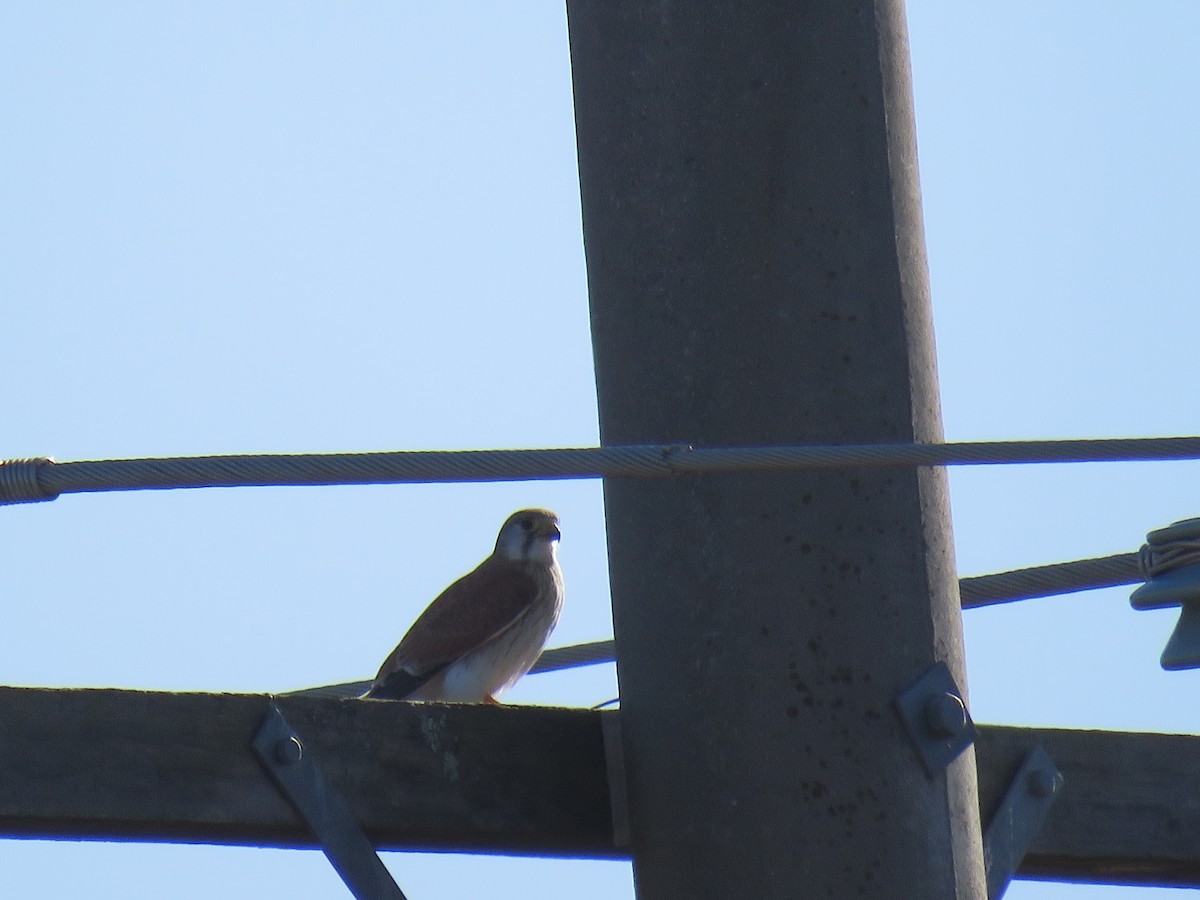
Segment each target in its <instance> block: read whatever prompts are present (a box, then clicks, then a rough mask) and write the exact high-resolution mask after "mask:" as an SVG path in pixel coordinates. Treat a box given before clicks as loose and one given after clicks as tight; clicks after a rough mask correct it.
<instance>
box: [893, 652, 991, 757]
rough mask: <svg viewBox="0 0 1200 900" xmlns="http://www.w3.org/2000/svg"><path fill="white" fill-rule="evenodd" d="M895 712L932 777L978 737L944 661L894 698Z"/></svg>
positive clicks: (928, 670) (935, 665)
mask: <svg viewBox="0 0 1200 900" xmlns="http://www.w3.org/2000/svg"><path fill="white" fill-rule="evenodd" d="M896 709H897V710H898V711H899V713H900V719H901V721H903V722H904V727H905V729H906V730H907V731H908V736H909V738H911V739H912V742H913V746H915V747H916V748H917V755H918V756H920V758H921V763H922V765H924V766H925V771H926V772H928V773H929V774H930V775H931V776H932V775H936V774H937V773H938V772H939V771H941V770H942V769H944V768H946V766H948V765H950V763H952V762H953V761H954V759H955V758H956V757H957V756H958V755H959V754H960V753H962V752H963V751H964V750H966V749H967V748H968V747H970V746H971V744H973V743H974V742H975V738H976V736H977V734H978V732H977V731H976V730H975V723H974V722H972V721H971V714H970V712H968V711H967V707H966V704H964V703H963V699H962V692H961V691H960V690H959V689H958V685H957V684H955V683H954V676H953V675H951V674H950V669H949V667H948V666H947V665H946V664H945V663H944V662H938V663H934V664H933V665H932V666H930V667H929V668H928V669H927V670H926V671H925V674H924V675H922V676H921V677H920V678H918V679H917V680H916V682H915V683H913V684H912V685H911V686H910V687H908V688H905V689H904V691H902V692H901V694H900V696H899V697H897V698H896Z"/></svg>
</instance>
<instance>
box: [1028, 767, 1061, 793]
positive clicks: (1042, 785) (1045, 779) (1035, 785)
mask: <svg viewBox="0 0 1200 900" xmlns="http://www.w3.org/2000/svg"><path fill="white" fill-rule="evenodd" d="M1061 785H1062V776H1061V775H1059V774H1058V773H1057V772H1052V771H1050V770H1049V769H1034V770H1033V771H1032V772H1030V773H1029V775H1028V777H1027V778H1026V779H1025V788H1026V790H1028V791H1029V793H1030V794H1032V795H1033V796H1034V797H1050V796H1052V795H1054V794H1056V793H1057V792H1058V789H1059V787H1060V786H1061Z"/></svg>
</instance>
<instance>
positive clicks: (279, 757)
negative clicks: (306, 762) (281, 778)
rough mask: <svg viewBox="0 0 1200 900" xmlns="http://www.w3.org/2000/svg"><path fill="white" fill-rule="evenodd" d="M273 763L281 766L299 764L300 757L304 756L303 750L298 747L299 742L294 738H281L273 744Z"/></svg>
mask: <svg viewBox="0 0 1200 900" xmlns="http://www.w3.org/2000/svg"><path fill="white" fill-rule="evenodd" d="M274 752H275V762H277V763H279V765H281V766H292V765H295V764H296V763H298V762H300V757H301V756H303V755H304V748H303V747H302V746H300V741H299V740H298V739H296V738H294V737H289V738H283V739H282V740H280V741H277V742H276V743H275V750H274Z"/></svg>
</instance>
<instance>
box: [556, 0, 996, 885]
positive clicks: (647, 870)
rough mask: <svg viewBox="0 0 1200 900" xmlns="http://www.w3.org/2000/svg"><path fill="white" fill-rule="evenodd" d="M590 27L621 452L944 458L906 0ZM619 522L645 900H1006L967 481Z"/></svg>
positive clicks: (874, 483) (627, 713)
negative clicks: (924, 447)
mask: <svg viewBox="0 0 1200 900" xmlns="http://www.w3.org/2000/svg"><path fill="white" fill-rule="evenodd" d="M567 9H568V17H569V23H570V37H571V58H572V67H573V73H574V85H575V107H576V124H577V132H578V138H579V161H580V180H581V185H582V196H583V222H584V237H585V241H586V250H587V265H588V283H589V289H590V294H591V316H592V331H593V341H594V346H595V352H596V372H597V387H598V392H599V402H600V430H601V435H602V438H603V441H604V443H606V444H627V443H643V442H655V443H659V442H661V443H670V442H683V443H690V444H694V445H697V446H723V445H762V444H804V443H868V442H889V441H890V442H897V441H938V440H940V439H941V437H942V432H941V422H940V414H939V407H938V396H937V384H936V373H935V368H934V348H933V339H932V330H931V323H930V307H929V291H928V280H927V274H926V264H925V253H924V243H923V236H922V224H921V209H920V196H919V186H918V181H917V158H916V148H915V140H914V125H913V112H912V96H911V85H910V76H909V63H908V53H907V39H906V31H905V22H904V11H903V6H902V3H901V2H900V0H875V2H870V0H868V2H863V3H848V2H845V0H818V2H803V3H802V2H797V0H759V2H755V3H744V4H743V3H731V2H716V0H687V2H672V0H666V2H656V3H614V2H610V0H568V3H567ZM605 503H606V511H607V516H608V528H609V552H610V555H611V567H612V587H613V606H614V610H613V612H614V619H615V628H616V637H617V659H618V671H619V674H620V682H621V697H622V711H621V716H622V727H623V730H624V737H623V740H624V747H625V753H626V764H627V767H628V780H629V791H630V797H629V799H630V804H631V810H630V815H631V827H632V840H633V845H632V852H633V859H634V867H635V875H636V879H637V886H638V895H639V897H642V898H647V900H667V898H671V900H675V898H701V897H713V898H717V897H719V898H730V897H753V898H774V897H814V898H815V897H859V896H865V897H903V898H914V897H921V898H951V897H954V898H982V897H984V896H985V893H986V892H985V888H984V880H983V865H982V858H981V857H982V854H981V849H980V831H979V819H978V809H977V799H976V777H975V762H974V755H973V753H972V752H970V751H968V752H967V753H966V754H964V755H963V756H961V757H959V758H958V760H957V761H956V762H954V763H953V764H952V765H951V766H950V767H949V769H948V770H946V771H943V772H939V773H938V774H937V775H935V776H933V777H930V776H928V775H926V773H925V772H924V770H923V769H922V767H921V765H920V763H919V762H918V759H917V756H916V754H915V752H914V749H913V747H912V745H911V744H910V742H909V739H908V738H907V737H906V735H905V733H904V731H903V729H902V727H901V723H900V721H899V720H898V718H897V715H896V713H895V710H894V708H893V706H892V702H893V700H894V698H895V697H896V695H897V694H898V693H899V692H900V691H901V690H902V689H903V688H905V687H906V686H908V685H909V684H910V683H912V682H913V681H914V680H915V679H917V678H918V677H919V676H920V675H921V674H922V673H923V672H924V671H925V670H926V669H927V668H928V667H929V666H930V665H931V664H932V663H934V662H935V661H936V660H945V661H946V662H948V664H949V665H950V668H951V671H952V672H953V673H954V675H955V678H956V679H957V681H958V683H959V685H960V687H963V688H964V689H965V682H966V677H965V672H964V668H963V650H962V638H961V623H960V617H959V608H958V598H957V591H956V584H955V572H954V555H953V547H952V542H951V534H950V526H949V517H948V504H947V493H946V483H945V478H944V474H943V472H941V471H928V470H926V471H913V470H891V471H878V470H876V471H851V470H847V471H841V472H837V473H829V472H819V473H799V474H777V473H771V474H751V475H723V476H704V477H696V478H688V479H682V478H681V479H675V480H671V481H667V482H657V481H647V480H641V481H620V480H611V481H609V482H608V483H606V485H605Z"/></svg>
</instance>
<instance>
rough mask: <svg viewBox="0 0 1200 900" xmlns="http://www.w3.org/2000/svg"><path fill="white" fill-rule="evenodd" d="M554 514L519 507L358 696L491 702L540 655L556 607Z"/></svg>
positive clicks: (559, 592) (559, 585)
mask: <svg viewBox="0 0 1200 900" xmlns="http://www.w3.org/2000/svg"><path fill="white" fill-rule="evenodd" d="M561 536H562V535H561V533H560V532H559V530H558V516H556V515H555V514H554V513H552V512H550V511H549V510H546V509H523V510H521V511H520V512H515V513H513V514H512V515H511V516H509V517H508V521H507V522H505V523H504V525H503V527H501V529H500V535H499V537H497V538H496V549H495V550H494V551H493V552H492V555H491V556H489V557H488V558H487V559H485V560H484V561H483V562H482V563H480V564H479V567H478V568H476V569H475V570H474V571H473V572H470V573H468V574H466V575H464V576H463V577H462V578H460V579H458V581H456V582H454V584H452V585H450V587H448V588H446V590H444V591H442V593H441V594H440V595H439V596H438V597H437V599H435V600H434V601H433V602H432V603H431V604H429V608H428V609H426V610H425V612H423V613H422V614H421V616H420V618H418V619H417V621H416V622H415V623H414V624H413V626H412V627H411V628H410V629H409V630H408V634H406V635H405V636H404V639H403V640H402V641H400V644H399V646H397V647H396V649H395V650H393V651H392V655H391V656H389V657H388V658H387V660H386V661H385V662H384V664H383V666H382V667H381V668H380V669H379V674H378V675H376V676H375V681H374V682H372V684H371V688H370V690H368V691H367V692H366V693H365V694H364V695H363V696H364V697H373V698H380V699H389V700H441V701H449V702H458V703H480V702H485V703H495V702H497V701H496V696H497V695H498V694H500V693H501V692H503V691H505V690H507V689H508V688H510V687H512V686H513V684H514V683H516V681H517V679H518V678H520V677H521V676H522V675H524V674H525V673H526V672H528V671H529V669H530V667H531V666H532V665H533V664H534V663H535V662H536V661H537V658H538V656H539V655H541V652H542V647H544V646H545V644H546V640H547V638H549V637H550V632H551V631H553V630H554V626H555V624H557V622H558V614H559V612H560V611H561V610H562V602H563V578H562V570H561V569H559V567H558V556H557V551H558V541H559V538H560V537H561Z"/></svg>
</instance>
